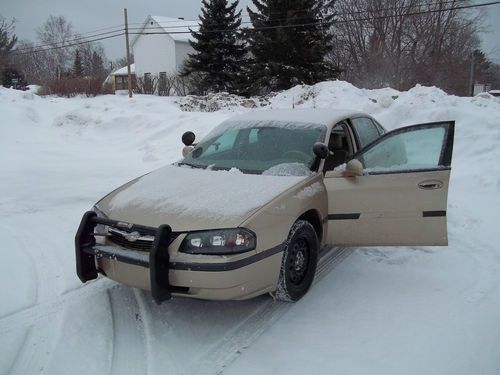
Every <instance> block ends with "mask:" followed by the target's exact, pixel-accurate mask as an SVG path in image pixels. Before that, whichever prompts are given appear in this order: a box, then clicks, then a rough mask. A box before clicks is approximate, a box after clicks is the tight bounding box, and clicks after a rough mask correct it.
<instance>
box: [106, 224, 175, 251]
mask: <svg viewBox="0 0 500 375" xmlns="http://www.w3.org/2000/svg"><path fill="white" fill-rule="evenodd" d="M130 233H131V232H128V231H124V230H123V229H116V228H109V229H108V234H107V239H108V241H109V242H112V243H114V244H115V245H118V246H121V247H124V248H126V249H131V250H137V251H147V252H149V251H150V250H151V248H152V247H153V242H154V236H151V235H150V234H145V233H140V235H141V238H140V239H137V240H136V241H129V240H128V239H127V238H125V235H127V234H130ZM178 236H179V233H172V235H171V237H170V240H169V242H168V244H169V245H170V244H171V243H172V242H173V241H174V240H175V239H176V238H177V237H178Z"/></svg>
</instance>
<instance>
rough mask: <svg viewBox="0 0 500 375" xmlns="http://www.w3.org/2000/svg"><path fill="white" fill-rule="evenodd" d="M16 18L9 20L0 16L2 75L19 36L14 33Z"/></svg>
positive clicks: (0, 62)
mask: <svg viewBox="0 0 500 375" xmlns="http://www.w3.org/2000/svg"><path fill="white" fill-rule="evenodd" d="M13 31H14V20H12V21H11V22H7V20H6V19H5V18H3V17H2V16H0V75H1V74H2V72H3V70H4V69H6V67H7V65H8V63H9V57H10V53H11V51H12V48H14V45H15V44H16V43H17V37H16V36H15V35H13Z"/></svg>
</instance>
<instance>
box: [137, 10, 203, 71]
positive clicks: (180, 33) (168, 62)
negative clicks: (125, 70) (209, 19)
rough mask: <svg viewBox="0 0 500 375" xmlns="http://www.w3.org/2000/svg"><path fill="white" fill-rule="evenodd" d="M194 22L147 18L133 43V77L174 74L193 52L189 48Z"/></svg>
mask: <svg viewBox="0 0 500 375" xmlns="http://www.w3.org/2000/svg"><path fill="white" fill-rule="evenodd" d="M198 29H199V26H198V22H197V21H185V20H183V19H179V18H171V17H160V16H148V17H147V18H146V21H144V23H143V25H142V27H141V28H139V29H138V30H137V31H135V30H130V33H133V32H137V34H136V35H135V37H134V38H133V39H132V43H131V47H132V51H133V53H134V61H135V74H136V77H137V78H139V77H144V76H146V78H147V77H148V74H150V75H151V76H158V77H159V78H160V79H161V77H162V76H163V75H170V74H175V73H177V72H178V70H179V68H180V67H181V65H182V64H183V62H184V60H185V59H186V58H187V55H188V54H189V53H193V52H194V49H193V48H192V47H191V46H190V45H189V40H190V39H191V38H192V37H191V33H190V30H198Z"/></svg>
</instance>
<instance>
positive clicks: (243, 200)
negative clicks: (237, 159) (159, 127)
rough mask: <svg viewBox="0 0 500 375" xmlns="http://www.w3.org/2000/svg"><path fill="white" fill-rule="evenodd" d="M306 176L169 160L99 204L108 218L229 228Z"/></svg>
mask: <svg viewBox="0 0 500 375" xmlns="http://www.w3.org/2000/svg"><path fill="white" fill-rule="evenodd" d="M305 178H306V176H269V175H251V174H243V173H241V172H240V171H238V170H236V169H234V170H231V171H212V170H204V169H198V168H190V167H184V166H183V167H180V166H176V165H168V166H166V167H163V168H160V169H158V170H156V171H153V172H151V173H149V174H147V175H144V176H142V177H139V178H137V179H135V180H133V181H130V182H129V183H127V184H125V185H123V186H122V187H120V188H118V189H116V190H115V191H113V192H112V193H110V194H109V195H107V196H106V197H104V198H103V199H101V201H99V202H98V208H99V209H100V210H101V211H102V212H103V213H104V214H106V215H108V216H109V217H110V218H111V219H115V220H121V221H126V222H130V223H135V224H142V225H147V226H153V227H156V226H159V225H161V224H168V225H170V226H171V227H172V230H173V231H178V232H182V231H192V230H203V229H218V228H231V227H237V226H239V225H240V224H241V223H242V222H243V221H245V220H246V219H247V218H248V217H249V216H250V215H252V214H253V213H255V212H256V211H257V210H258V209H259V208H260V207H262V206H264V205H265V204H266V203H268V202H269V201H271V200H272V199H274V198H276V197H277V196H278V195H280V194H282V193H283V192H284V191H286V190H288V189H290V188H292V187H293V186H295V185H296V184H298V183H299V182H301V181H303V180H304V179H305Z"/></svg>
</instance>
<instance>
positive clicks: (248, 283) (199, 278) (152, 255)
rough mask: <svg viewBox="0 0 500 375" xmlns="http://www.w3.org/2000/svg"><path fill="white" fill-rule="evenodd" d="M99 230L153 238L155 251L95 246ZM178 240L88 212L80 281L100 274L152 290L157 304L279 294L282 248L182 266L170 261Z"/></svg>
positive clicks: (79, 254)
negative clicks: (174, 297) (172, 300)
mask: <svg viewBox="0 0 500 375" xmlns="http://www.w3.org/2000/svg"><path fill="white" fill-rule="evenodd" d="M97 225H104V226H110V227H113V228H121V229H122V230H125V231H128V232H131V231H138V232H140V233H147V234H148V235H149V236H151V237H154V242H153V246H152V248H151V249H150V250H149V251H139V250H133V249H130V248H124V247H121V246H117V245H116V244H109V243H107V242H106V241H101V240H98V241H96V237H97V236H99V235H100V234H99V233H94V228H95V227H96V226H97ZM178 235H179V233H176V232H172V230H171V228H170V227H169V226H168V225H160V226H159V227H158V228H152V227H146V226H141V225H136V224H129V223H124V222H120V221H116V220H110V219H107V218H102V217H98V216H97V215H96V213H94V212H93V211H89V212H87V213H85V215H84V216H83V218H82V221H81V223H80V227H79V229H78V232H77V235H76V238H75V249H76V269H77V274H78V277H79V278H80V280H81V281H82V282H86V281H89V280H92V279H95V278H97V276H98V273H102V274H104V275H105V276H107V277H110V278H111V279H113V280H115V281H118V282H121V283H124V284H126V285H129V286H133V287H137V288H141V289H145V290H151V294H152V297H153V299H154V301H155V302H157V303H161V302H163V301H165V300H168V299H170V298H171V294H175V295H181V296H185V297H192V298H202V299H213V300H226V299H247V298H251V297H253V296H256V295H259V294H262V293H265V292H268V291H271V290H274V289H275V286H276V282H277V278H278V275H279V270H280V267H281V253H282V251H283V246H284V245H283V244H280V245H278V246H275V247H272V248H270V249H266V250H263V251H259V252H257V251H254V252H249V253H248V254H236V255H235V256H230V257H228V256H216V257H210V258H208V257H206V256H199V255H198V256H191V255H189V256H186V255H184V259H182V260H181V259H179V256H178V254H177V253H176V252H175V250H173V251H174V253H173V255H172V257H170V255H169V245H170V246H171V247H174V249H175V246H177V245H176V242H175V241H174V239H176V238H177V237H178ZM180 240H181V239H180V238H179V239H177V240H176V241H177V243H178V242H179V241H180ZM138 242H139V241H138ZM170 250H172V249H170Z"/></svg>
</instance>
